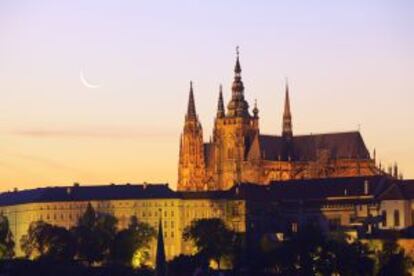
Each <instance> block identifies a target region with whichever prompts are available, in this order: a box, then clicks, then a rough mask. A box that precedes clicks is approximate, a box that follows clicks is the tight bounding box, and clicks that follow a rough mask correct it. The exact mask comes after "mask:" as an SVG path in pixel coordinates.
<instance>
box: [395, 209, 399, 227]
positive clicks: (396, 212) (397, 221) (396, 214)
mask: <svg viewBox="0 0 414 276" xmlns="http://www.w3.org/2000/svg"><path fill="white" fill-rule="evenodd" d="M394 225H395V226H400V211H398V210H394Z"/></svg>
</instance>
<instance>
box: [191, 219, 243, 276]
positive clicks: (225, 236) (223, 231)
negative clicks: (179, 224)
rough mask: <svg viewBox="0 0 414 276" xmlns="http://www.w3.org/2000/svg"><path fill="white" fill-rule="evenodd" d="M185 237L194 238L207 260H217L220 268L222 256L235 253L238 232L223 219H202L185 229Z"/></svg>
mask: <svg viewBox="0 0 414 276" xmlns="http://www.w3.org/2000/svg"><path fill="white" fill-rule="evenodd" d="M183 238H184V240H186V241H188V240H192V241H193V242H194V244H195V246H196V247H197V250H198V253H199V254H200V255H201V256H203V257H204V258H206V260H210V259H213V260H214V261H216V262H217V266H218V268H219V269H220V260H221V258H222V257H226V256H230V255H231V254H232V253H233V248H234V246H235V240H236V233H235V232H233V231H231V230H230V229H228V228H227V226H226V225H225V224H224V222H223V221H222V220H221V219H218V218H211V219H200V220H194V221H193V222H192V223H191V225H190V226H188V227H186V228H185V229H184V233H183Z"/></svg>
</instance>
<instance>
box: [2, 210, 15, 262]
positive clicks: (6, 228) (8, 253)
mask: <svg viewBox="0 0 414 276" xmlns="http://www.w3.org/2000/svg"><path fill="white" fill-rule="evenodd" d="M13 257H14V240H13V234H12V232H11V231H10V224H9V220H8V219H7V217H6V216H4V215H3V214H1V215H0V259H11V258H13Z"/></svg>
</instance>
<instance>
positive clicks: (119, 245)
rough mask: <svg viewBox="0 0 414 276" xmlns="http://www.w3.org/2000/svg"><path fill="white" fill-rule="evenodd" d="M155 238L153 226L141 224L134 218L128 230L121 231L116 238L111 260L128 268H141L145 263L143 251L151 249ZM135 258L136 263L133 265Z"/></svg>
mask: <svg viewBox="0 0 414 276" xmlns="http://www.w3.org/2000/svg"><path fill="white" fill-rule="evenodd" d="M155 236H156V232H155V229H154V228H153V227H152V226H150V225H149V224H147V223H143V222H139V221H138V219H137V217H136V216H132V217H131V219H130V223H129V226H128V228H126V229H124V230H121V231H119V232H118V233H117V234H116V236H115V239H114V242H113V244H112V247H111V260H112V261H114V262H117V263H121V264H124V265H127V266H131V265H132V266H139V265H140V264H141V263H142V262H143V261H145V253H144V252H143V251H144V250H145V249H148V248H149V243H150V242H151V240H152V239H153V238H154V237H155ZM138 251H139V252H138ZM138 255H139V256H141V257H142V259H141V258H140V257H139V256H138ZM134 256H135V258H136V262H134V263H132V260H133V258H134ZM147 257H148V256H147Z"/></svg>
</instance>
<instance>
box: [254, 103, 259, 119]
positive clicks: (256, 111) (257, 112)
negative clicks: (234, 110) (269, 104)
mask: <svg viewBox="0 0 414 276" xmlns="http://www.w3.org/2000/svg"><path fill="white" fill-rule="evenodd" d="M258 114H259V109H258V108H257V99H254V107H253V116H254V117H255V118H257V117H258V116H257V115H258Z"/></svg>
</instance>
